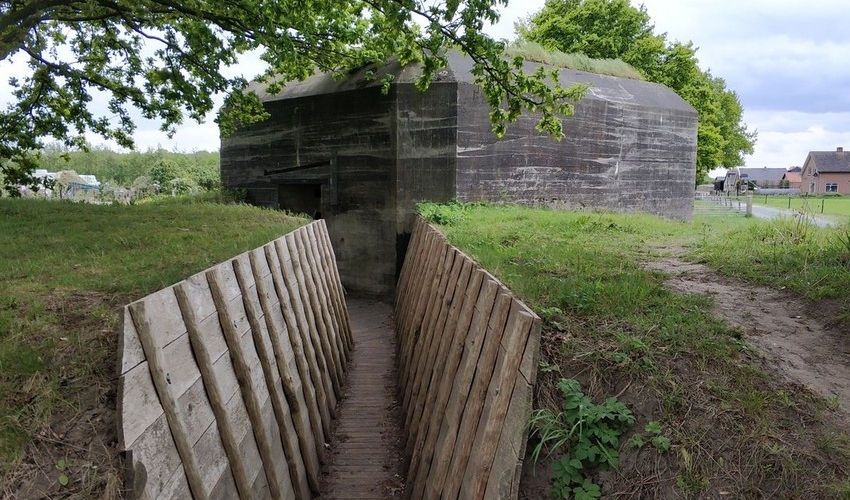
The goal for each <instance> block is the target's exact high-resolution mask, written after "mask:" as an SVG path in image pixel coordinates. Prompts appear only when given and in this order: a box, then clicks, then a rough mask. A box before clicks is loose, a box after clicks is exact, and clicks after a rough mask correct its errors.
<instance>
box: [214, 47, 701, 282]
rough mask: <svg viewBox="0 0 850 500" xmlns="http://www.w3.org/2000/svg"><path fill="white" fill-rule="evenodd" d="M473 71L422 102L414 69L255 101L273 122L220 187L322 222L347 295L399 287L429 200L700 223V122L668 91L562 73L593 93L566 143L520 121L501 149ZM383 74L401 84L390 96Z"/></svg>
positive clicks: (224, 165) (227, 147)
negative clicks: (417, 212) (418, 210)
mask: <svg viewBox="0 0 850 500" xmlns="http://www.w3.org/2000/svg"><path fill="white" fill-rule="evenodd" d="M470 69H471V63H470V61H469V60H468V59H465V58H463V57H461V56H460V55H458V54H451V55H450V57H449V67H448V68H447V69H446V70H445V71H443V72H441V73H440V74H439V75H438V77H437V80H436V81H435V82H434V83H432V85H431V88H430V89H429V90H428V92H427V93H425V94H422V93H420V92H418V91H417V90H416V89H415V88H414V86H413V83H414V81H415V79H416V77H417V76H418V70H417V68H416V67H415V66H409V67H407V68H401V67H399V66H398V65H397V64H396V65H394V64H389V65H387V66H385V67H382V68H376V67H365V68H362V69H360V70H358V71H355V72H352V73H351V74H350V75H349V77H348V78H344V79H342V80H334V79H333V78H331V77H330V76H329V75H316V76H314V77H311V78H309V79H308V80H306V81H304V82H296V83H292V84H289V85H288V86H287V87H286V88H285V89H284V91H283V92H282V93H281V94H279V95H276V96H270V95H267V94H264V93H263V90H262V89H260V88H258V89H257V90H258V93H259V94H260V95H261V98H262V99H263V100H264V102H265V106H266V108H267V110H268V111H269V113H270V114H271V117H270V118H269V119H268V120H266V121H265V122H263V123H260V124H256V125H253V126H250V127H246V128H245V129H243V130H240V131H238V132H236V133H235V134H233V135H231V136H229V137H226V138H223V139H222V148H221V171H222V182H223V184H224V185H225V186H226V187H230V188H247V189H248V192H249V197H250V200H251V201H252V202H254V203H257V204H261V205H266V206H271V207H281V208H289V209H294V210H299V211H305V212H308V213H310V212H311V211H313V212H320V213H321V215H322V216H323V217H324V218H325V219H326V220H327V222H328V227H329V230H330V233H331V237H332V240H333V244H334V248H335V249H336V251H337V257H338V260H339V267H340V273H341V275H342V280H343V283H344V284H345V286H346V287H348V288H350V289H354V290H357V291H360V292H365V293H370V294H378V295H386V294H389V293H391V292H392V290H393V287H394V286H395V279H396V276H397V273H398V269H399V268H400V265H401V262H402V260H403V258H404V252H405V249H406V245H407V238H408V237H409V236H408V235H409V232H410V228H411V224H412V220H413V212H414V207H415V204H416V202H418V201H422V200H432V201H447V200H451V199H453V198H457V199H460V200H462V201H477V200H489V201H516V202H520V203H525V204H532V205H547V206H556V207H569V208H590V209H606V210H614V211H619V212H649V213H653V214H657V215H661V216H664V217H668V218H676V219H689V218H690V217H691V215H692V213H693V187H694V175H695V159H696V127H697V114H696V112H695V111H694V110H693V108H691V107H690V106H689V105H688V104H687V103H685V102H684V101H683V100H682V99H681V98H679V97H678V96H677V95H676V94H675V93H673V92H672V91H671V90H669V89H667V88H666V87H663V86H661V85H657V84H652V83H646V82H640V81H634V80H624V79H620V78H614V77H607V76H600V75H594V74H590V73H583V72H579V71H568V70H565V71H562V73H561V79H562V83H563V84H570V83H590V84H591V89H590V91H589V92H588V95H587V97H586V98H585V99H584V100H582V101H581V102H580V103H579V104H578V105H577V106H576V115H575V117H573V118H570V119H567V120H565V121H564V130H565V132H566V136H567V137H566V138H565V139H564V140H563V141H561V142H558V141H556V140H554V139H553V138H551V137H549V136H546V135H544V134H541V133H540V132H537V131H536V130H535V128H534V126H535V124H536V118H535V117H534V116H524V117H522V118H521V119H520V121H519V122H518V123H516V124H513V125H511V126H509V128H508V134H507V135H506V137H505V138H504V139H503V140H497V139H496V137H495V136H494V135H493V134H492V132H491V128H490V122H489V109H488V108H487V105H486V102H485V100H484V99H483V97H482V95H481V91H480V89H479V88H478V87H477V86H475V85H474V83H473V82H472V79H473V77H472V75H471V73H470ZM529 69H533V68H531V67H529ZM368 71H373V72H374V73H375V76H376V77H375V78H374V79H369V78H367V76H366V75H367V72H368ZM384 74H391V75H393V77H394V83H393V85H391V87H390V90H389V92H388V93H387V94H383V93H382V92H381V90H380V85H381V78H382V76H383V75H384Z"/></svg>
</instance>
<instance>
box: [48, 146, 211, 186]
mask: <svg viewBox="0 0 850 500" xmlns="http://www.w3.org/2000/svg"><path fill="white" fill-rule="evenodd" d="M34 161H35V162H36V164H37V167H38V168H42V169H45V170H47V171H49V172H59V171H62V170H73V171H75V172H77V173H78V174H91V175H94V176H96V177H97V179H98V181H100V182H101V184H104V185H105V184H111V185H115V186H116V187H131V186H133V184H134V182H135V181H136V180H137V179H139V178H141V177H144V178H145V179H144V180H142V181H140V182H142V183H144V184H150V185H151V186H153V185H155V184H156V185H159V186H160V187H162V189H164V190H165V191H168V190H169V189H170V186H171V183H172V181H173V180H175V179H182V180H184V181H185V182H184V183H187V184H188V186H189V187H191V188H195V187H197V188H200V189H205V190H212V189H216V188H218V187H219V186H220V180H219V172H220V170H219V165H220V161H219V154H218V152H208V151H197V152H193V153H177V152H172V151H166V150H164V149H151V150H148V151H131V152H125V153H121V152H116V151H112V150H111V149H109V148H107V147H104V146H89V147H88V148H87V150H85V151H81V150H73V149H69V148H68V147H66V146H63V145H61V144H55V143H53V144H47V145H46V146H45V147H44V149H42V150H41V151H40V152H39V153H38V154H37V155H36V156H35V158H34Z"/></svg>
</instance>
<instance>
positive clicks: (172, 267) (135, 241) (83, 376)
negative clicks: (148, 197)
mask: <svg viewBox="0 0 850 500" xmlns="http://www.w3.org/2000/svg"><path fill="white" fill-rule="evenodd" d="M305 222H306V221H305V220H304V219H299V218H294V217H291V216H288V215H286V214H285V213H283V212H279V211H271V210H263V209H259V208H256V207H250V206H247V205H233V204H231V205H225V204H219V203H207V202H198V201H197V200H192V199H181V198H178V199H173V200H165V201H162V202H154V203H147V204H140V205H134V206H117V205H116V206H95V205H88V204H82V203H80V204H77V203H67V202H45V201H33V200H11V199H8V198H0V235H1V236H0V464H2V465H0V497H3V498H6V497H8V496H11V497H14V496H15V494H14V492H11V493H10V492H9V491H8V489H7V487H8V484H9V482H10V481H11V480H20V479H21V476H23V475H31V474H32V473H33V471H34V470H39V469H42V470H45V469H46V470H47V471H48V472H47V474H48V477H50V476H54V477H58V476H59V475H60V474H64V475H66V477H68V476H70V482H69V484H68V485H64V486H62V487H61V488H60V489H59V490H56V491H51V490H47V491H39V494H43V495H44V496H45V497H49V498H58V497H62V498H66V497H72V498H109V497H110V496H111V497H114V495H116V488H117V487H118V486H119V485H120V481H119V480H120V475H117V474H118V471H116V470H115V464H116V463H117V458H116V456H115V450H114V448H112V446H113V445H114V440H115V434H114V433H115V430H114V429H115V425H116V424H115V421H114V415H113V414H112V413H113V412H112V410H113V408H114V398H115V390H116V383H115V376H116V374H115V369H116V362H115V356H116V346H117V338H116V331H117V328H118V311H119V308H120V307H122V306H123V305H124V304H126V303H128V302H130V301H132V300H135V299H138V298H141V297H143V296H145V295H147V294H149V293H151V292H154V291H156V290H158V289H160V288H162V287H165V286H168V285H171V284H173V283H175V282H177V281H180V280H182V279H184V278H185V277H187V276H190V275H191V274H193V273H196V272H198V271H201V270H203V269H205V268H206V267H208V266H210V265H213V264H215V263H217V262H221V261H223V260H225V259H227V258H229V257H232V256H234V255H236V254H238V253H240V252H242V251H245V250H248V249H251V248H255V247H258V246H260V245H262V244H264V243H266V242H268V241H270V240H272V239H274V238H277V237H279V236H281V235H283V234H285V233H287V232H289V231H290V230H292V229H293V228H295V227H298V226H300V225H302V224H304V223H305ZM81 424H86V425H88V427H86V425H83V426H82V428H81ZM75 433H89V434H91V435H90V436H88V437H86V436H75ZM81 443H85V445H84V446H83V445H82V444H81ZM83 448H84V449H83ZM27 450H29V451H27ZM25 451H27V453H26V455H25ZM39 457H41V458H39ZM45 460H47V461H48V462H50V461H53V463H47V464H46V465H45V463H44V461H45ZM60 461H61V462H60ZM60 465H61V466H62V467H60ZM59 469H63V470H61V471H60V470H59ZM50 471H53V472H50ZM56 486H58V485H54V487H56ZM45 487H50V485H49V484H48V485H46V486H45Z"/></svg>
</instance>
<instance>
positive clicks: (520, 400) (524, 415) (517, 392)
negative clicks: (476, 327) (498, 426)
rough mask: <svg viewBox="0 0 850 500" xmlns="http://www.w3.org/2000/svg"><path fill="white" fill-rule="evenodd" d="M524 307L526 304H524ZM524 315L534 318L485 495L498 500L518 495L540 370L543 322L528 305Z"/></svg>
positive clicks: (492, 499) (487, 497)
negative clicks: (530, 371) (525, 372)
mask: <svg viewBox="0 0 850 500" xmlns="http://www.w3.org/2000/svg"><path fill="white" fill-rule="evenodd" d="M522 306H523V307H524V308H525V305H524V304H522ZM523 314H528V315H529V316H532V317H533V324H532V325H531V327H530V331H529V334H528V338H527V340H526V344H525V349H524V351H523V354H522V360H521V362H520V368H519V370H518V376H517V377H516V380H515V382H514V389H513V393H512V394H511V400H510V404H509V406H508V411H507V415H506V416H505V423H504V426H503V428H502V433H501V435H500V436H499V440H498V443H497V445H496V446H497V447H496V456H495V459H494V461H493V467H492V469H491V470H490V478H489V480H488V481H487V487H486V488H487V489H486V491H485V492H484V498H486V499H488V500H498V499H501V498H517V496H518V494H519V484H520V478H521V476H522V462H523V460H524V459H525V451H526V450H525V448H526V445H527V443H528V416H529V415H530V414H531V410H532V400H533V397H534V383H535V380H534V378H535V376H536V373H537V363H538V359H539V356H540V330H541V321H540V318H539V317H537V315H536V314H534V313H533V312H531V311H530V310H528V309H527V308H525V310H524V311H523ZM532 366H533V367H534V368H533V370H534V373H535V376H532V378H530V379H529V378H526V377H525V376H524V375H523V369H524V368H525V369H528V368H530V367H532Z"/></svg>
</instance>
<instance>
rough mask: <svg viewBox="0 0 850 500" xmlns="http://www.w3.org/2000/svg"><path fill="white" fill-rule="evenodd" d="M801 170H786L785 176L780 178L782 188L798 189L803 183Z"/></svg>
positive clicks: (795, 168) (799, 168)
mask: <svg viewBox="0 0 850 500" xmlns="http://www.w3.org/2000/svg"><path fill="white" fill-rule="evenodd" d="M802 172H803V169H802V168H801V167H793V168H790V169H788V171H787V172H785V175H784V176H782V184H783V187H786V188H788V189H800V186H801V185H802V183H803V174H802Z"/></svg>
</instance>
